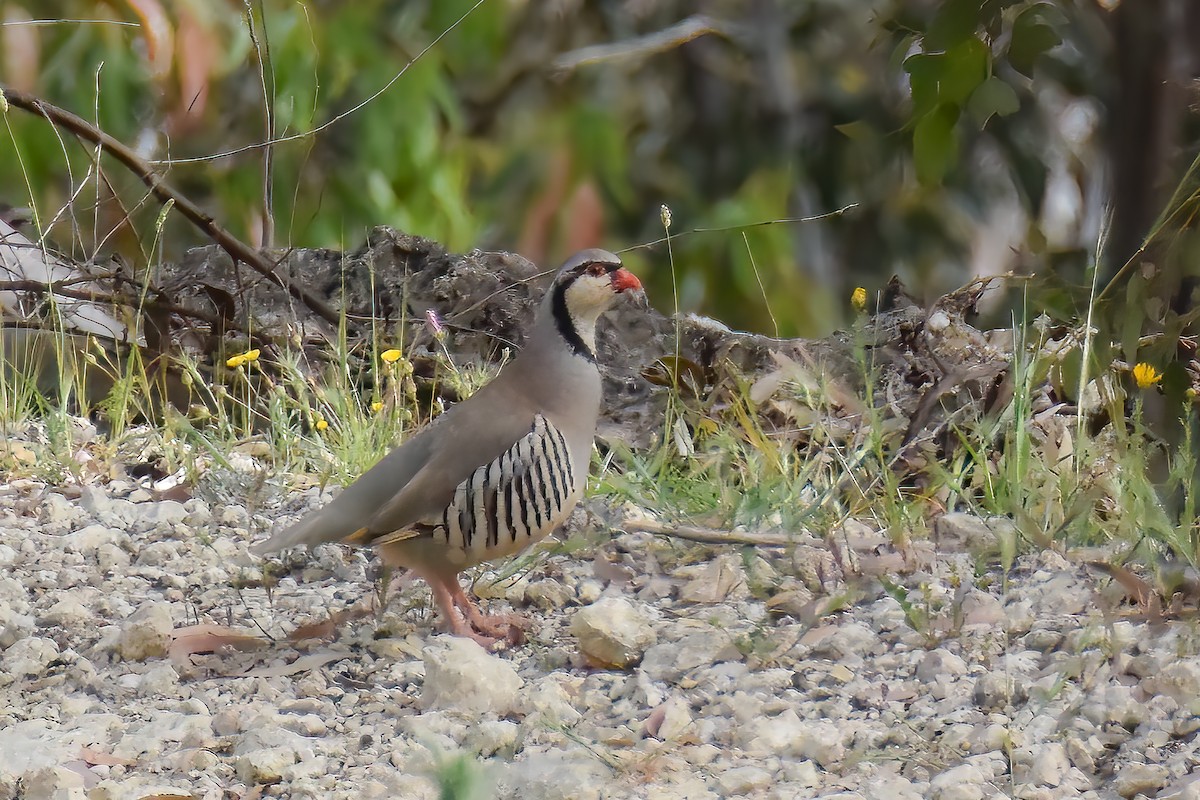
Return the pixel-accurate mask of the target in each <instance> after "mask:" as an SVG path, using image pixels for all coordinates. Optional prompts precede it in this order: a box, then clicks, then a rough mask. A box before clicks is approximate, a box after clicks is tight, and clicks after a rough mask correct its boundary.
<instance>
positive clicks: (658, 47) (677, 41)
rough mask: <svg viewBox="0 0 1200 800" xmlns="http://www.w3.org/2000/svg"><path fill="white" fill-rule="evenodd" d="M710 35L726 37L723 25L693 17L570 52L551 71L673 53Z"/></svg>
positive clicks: (558, 71) (701, 17)
mask: <svg viewBox="0 0 1200 800" xmlns="http://www.w3.org/2000/svg"><path fill="white" fill-rule="evenodd" d="M709 33H715V34H719V35H725V34H726V33H727V31H726V29H725V26H723V25H721V24H719V23H718V22H717V21H716V20H713V19H711V18H710V17H706V16H705V15H703V14H696V15H695V16H691V17H688V18H687V19H685V20H681V21H680V22H676V23H675V24H674V25H672V26H671V27H669V28H664V29H663V30H661V31H655V32H654V33H648V34H646V35H645V36H638V37H636V38H633V39H628V40H626V41H624V42H613V43H611V44H594V45H589V46H588V47H581V48H579V49H578V50H572V51H571V52H569V53H563V54H562V55H561V56H559V57H558V58H556V59H555V60H554V66H553V69H554V71H555V72H557V73H567V72H570V71H572V70H574V69H577V68H579V67H582V66H585V65H588V64H597V63H599V62H601V61H613V60H616V59H634V58H646V57H647V56H652V55H654V54H656V53H662V52H665V51H667V50H672V49H674V48H676V47H679V46H680V45H681V44H687V43H688V42H690V41H692V40H693V39H698V38H700V37H701V36H704V35H705V34H709Z"/></svg>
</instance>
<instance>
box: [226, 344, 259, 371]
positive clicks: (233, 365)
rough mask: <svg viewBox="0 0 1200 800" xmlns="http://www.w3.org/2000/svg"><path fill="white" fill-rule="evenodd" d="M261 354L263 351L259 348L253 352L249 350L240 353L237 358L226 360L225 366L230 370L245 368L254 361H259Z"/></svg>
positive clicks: (231, 357)
mask: <svg viewBox="0 0 1200 800" xmlns="http://www.w3.org/2000/svg"><path fill="white" fill-rule="evenodd" d="M260 353H261V351H260V350H259V349H258V348H257V347H256V348H254V349H253V350H247V351H246V352H244V353H238V354H237V355H236V356H230V357H229V358H227V359H225V366H227V367H229V368H230V369H237V368H238V367H244V366H245V365H246V364H249V363H250V362H252V361H258V356H259V354H260Z"/></svg>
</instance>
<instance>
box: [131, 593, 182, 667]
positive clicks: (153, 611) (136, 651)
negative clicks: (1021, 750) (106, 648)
mask: <svg viewBox="0 0 1200 800" xmlns="http://www.w3.org/2000/svg"><path fill="white" fill-rule="evenodd" d="M174 629H175V626H174V623H172V622H171V605H170V604H169V603H155V602H148V603H143V604H142V605H141V606H139V607H138V610H137V611H135V612H133V614H132V615H131V616H130V617H129V619H127V620H126V621H125V622H124V623H123V624H122V625H121V635H120V637H119V639H118V640H117V653H118V654H120V656H121V658H123V659H124V660H126V661H145V660H146V659H148V658H162V657H164V656H165V655H166V654H167V651H168V650H169V649H170V647H171V632H172V631H173V630H174Z"/></svg>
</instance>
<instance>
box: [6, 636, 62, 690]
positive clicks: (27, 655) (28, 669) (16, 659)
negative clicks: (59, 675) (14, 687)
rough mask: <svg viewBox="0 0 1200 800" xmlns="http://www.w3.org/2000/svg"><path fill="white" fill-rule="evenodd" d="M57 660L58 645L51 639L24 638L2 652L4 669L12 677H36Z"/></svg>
mask: <svg viewBox="0 0 1200 800" xmlns="http://www.w3.org/2000/svg"><path fill="white" fill-rule="evenodd" d="M56 658H58V645H57V644H55V643H54V640H53V639H43V638H41V637H38V636H29V637H26V638H24V639H22V640H20V641H19V642H17V643H16V644H14V645H13V646H12V647H10V648H8V649H7V650H5V651H4V659H3V662H0V663H3V664H4V669H5V670H6V671H7V672H8V673H9V674H10V675H12V676H13V677H16V678H18V679H20V678H30V677H38V676H40V675H41V674H42V671H43V670H44V669H45V668H46V665H47V664H49V663H50V662H51V661H53V660H54V659H56Z"/></svg>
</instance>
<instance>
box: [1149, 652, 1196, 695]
mask: <svg viewBox="0 0 1200 800" xmlns="http://www.w3.org/2000/svg"><path fill="white" fill-rule="evenodd" d="M1142 686H1143V688H1144V689H1145V690H1146V691H1147V692H1150V693H1151V694H1164V695H1166V696H1168V697H1170V698H1171V699H1173V700H1175V701H1176V702H1177V703H1190V702H1192V701H1193V700H1195V699H1196V698H1197V697H1200V658H1196V657H1192V658H1187V659H1180V660H1179V661H1174V662H1172V663H1170V664H1167V665H1166V666H1165V667H1163V668H1162V669H1160V670H1159V671H1158V672H1156V673H1154V674H1152V675H1150V676H1149V677H1147V678H1146V679H1145V680H1144V681H1143V682H1142Z"/></svg>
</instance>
